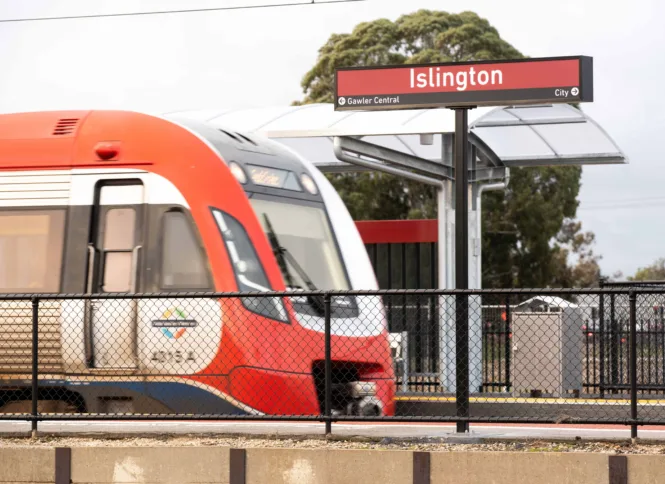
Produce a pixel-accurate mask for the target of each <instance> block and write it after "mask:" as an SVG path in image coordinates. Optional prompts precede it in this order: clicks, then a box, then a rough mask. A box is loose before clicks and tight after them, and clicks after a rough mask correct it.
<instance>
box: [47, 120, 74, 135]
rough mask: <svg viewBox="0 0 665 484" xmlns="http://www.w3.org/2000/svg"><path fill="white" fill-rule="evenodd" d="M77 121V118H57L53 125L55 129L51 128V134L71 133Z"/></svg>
mask: <svg viewBox="0 0 665 484" xmlns="http://www.w3.org/2000/svg"><path fill="white" fill-rule="evenodd" d="M78 122H79V119H78V118H62V119H60V120H58V124H56V125H55V129H54V130H53V136H63V135H66V134H72V133H73V132H74V130H75V129H76V125H77V124H78Z"/></svg>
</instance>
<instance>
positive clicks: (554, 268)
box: [294, 10, 598, 287]
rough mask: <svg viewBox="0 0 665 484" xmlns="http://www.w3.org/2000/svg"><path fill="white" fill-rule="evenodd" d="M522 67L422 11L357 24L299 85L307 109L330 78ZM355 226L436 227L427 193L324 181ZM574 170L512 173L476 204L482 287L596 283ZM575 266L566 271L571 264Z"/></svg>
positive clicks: (465, 15) (353, 178) (461, 25)
mask: <svg viewBox="0 0 665 484" xmlns="http://www.w3.org/2000/svg"><path fill="white" fill-rule="evenodd" d="M522 57H524V56H523V55H522V54H521V53H520V52H519V51H517V49H515V48H514V47H513V46H512V45H510V44H509V43H508V42H506V41H505V40H503V39H501V37H500V35H499V33H498V31H497V30H496V29H495V28H494V27H492V26H491V25H490V23H489V22H488V21H487V20H486V19H483V18H481V17H479V16H478V15H477V14H475V13H473V12H462V13H459V14H451V13H448V12H442V11H431V10H419V11H416V12H414V13H411V14H408V15H403V16H401V17H399V18H398V19H397V20H396V21H395V22H392V21H390V20H388V19H378V20H375V21H373V22H363V23H361V24H358V25H357V26H356V27H355V28H354V29H353V31H352V32H351V33H350V34H333V35H331V36H330V38H329V39H328V41H327V42H326V43H325V44H324V45H323V46H322V47H321V48H320V49H319V57H318V60H317V62H316V64H315V65H314V67H313V68H312V69H311V70H310V71H309V72H308V73H307V74H306V75H305V76H304V78H303V80H302V88H303V92H304V93H305V97H304V99H303V100H302V101H301V102H297V101H296V102H295V103H294V104H307V103H319V102H326V103H328V102H332V101H333V84H334V73H335V69H336V68H339V67H349V66H370V65H386V64H393V65H395V64H410V63H426V62H450V61H455V62H458V61H472V60H500V59H515V58H522ZM328 177H329V179H330V180H331V182H332V183H333V185H334V186H335V187H336V189H337V190H338V192H339V193H340V196H341V197H342V199H343V200H344V202H345V203H346V205H347V207H348V208H349V211H350V212H351V215H352V216H353V218H354V219H355V220H368V219H369V220H382V219H383V220H389V219H393V220H394V219H406V218H411V219H414V218H435V217H436V191H435V189H434V188H433V187H429V186H426V185H424V184H420V183H416V182H411V181H407V180H403V179H400V178H398V177H394V176H391V175H387V174H382V173H353V174H334V175H328ZM580 178H581V168H580V167H573V166H571V167H534V168H522V169H512V170H511V178H510V183H509V186H508V188H507V190H506V191H505V192H489V193H487V194H485V195H484V200H483V265H484V272H483V286H484V287H520V286H521V287H546V286H562V285H566V286H588V285H592V284H594V283H595V281H596V279H597V273H598V265H597V259H598V258H597V257H596V256H594V255H593V254H592V252H591V251H590V250H589V247H590V245H591V244H592V243H593V234H581V233H579V231H580V230H581V225H580V224H579V223H577V224H575V223H573V222H572V221H573V220H574V218H575V215H576V211H577V195H578V193H579V189H580ZM573 254H574V255H577V256H578V259H579V263H578V265H577V266H575V267H569V265H568V257H569V255H573Z"/></svg>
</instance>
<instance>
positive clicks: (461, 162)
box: [451, 107, 469, 433]
mask: <svg viewBox="0 0 665 484" xmlns="http://www.w3.org/2000/svg"><path fill="white" fill-rule="evenodd" d="M451 109H453V110H454V111H455V155H454V158H455V227H456V234H455V288H456V289H468V288H469V173H468V158H469V108H468V107H460V108H456V107H453V108H451ZM455 299H456V301H455V302H456V304H455V360H456V364H455V367H456V368H455V369H456V375H455V376H456V384H455V393H456V395H455V404H456V408H457V416H458V417H468V416H469V296H468V295H467V294H458V295H457V297H456V298H455ZM468 431H469V422H468V421H458V422H457V432H462V433H464V432H468Z"/></svg>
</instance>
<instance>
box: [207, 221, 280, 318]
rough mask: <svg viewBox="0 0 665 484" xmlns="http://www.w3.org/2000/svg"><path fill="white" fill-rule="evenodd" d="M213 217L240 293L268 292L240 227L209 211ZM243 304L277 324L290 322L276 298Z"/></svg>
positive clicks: (253, 299)
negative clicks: (278, 322) (275, 321)
mask: <svg viewBox="0 0 665 484" xmlns="http://www.w3.org/2000/svg"><path fill="white" fill-rule="evenodd" d="M212 214H213V217H214V218H215V221H216V222H217V227H219V231H220V233H221V235H222V239H223V240H224V244H225V245H226V249H227V251H228V254H229V257H230V259H231V264H232V266H233V272H234V274H235V277H236V281H237V283H238V290H239V292H269V291H271V290H272V288H271V286H270V281H268V277H267V275H266V273H265V272H264V270H263V265H262V264H261V260H260V259H259V257H258V254H257V253H256V250H255V248H254V244H252V241H251V239H250V238H249V235H248V234H247V232H246V231H245V228H244V227H243V226H242V224H241V223H240V222H239V221H238V220H237V219H235V218H234V217H232V216H230V215H229V214H227V213H224V212H222V211H221V210H217V209H212ZM242 302H243V304H244V305H245V307H246V308H247V309H249V310H250V311H252V312H254V313H256V314H260V315H262V316H265V317H268V318H271V319H275V320H277V321H282V322H288V321H289V320H288V315H287V314H286V309H285V308H284V304H283V302H282V300H281V299H280V298H278V297H246V298H243V299H242Z"/></svg>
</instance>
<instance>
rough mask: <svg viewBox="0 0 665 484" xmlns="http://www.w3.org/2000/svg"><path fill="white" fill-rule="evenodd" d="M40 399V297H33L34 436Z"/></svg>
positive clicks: (35, 436) (33, 435) (33, 436)
mask: <svg viewBox="0 0 665 484" xmlns="http://www.w3.org/2000/svg"><path fill="white" fill-rule="evenodd" d="M38 400H39V298H36V297H33V298H32V422H31V423H32V438H33V439H35V438H37V410H38V407H37V403H38Z"/></svg>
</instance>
